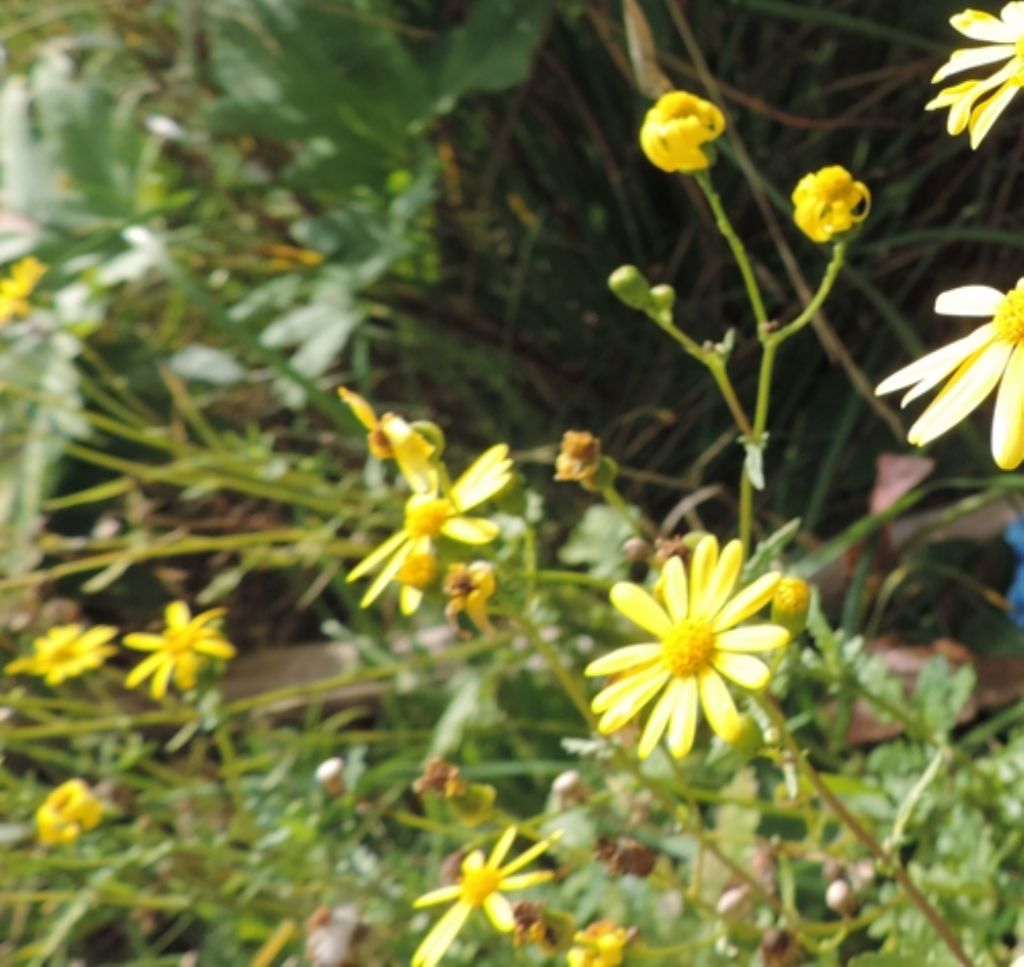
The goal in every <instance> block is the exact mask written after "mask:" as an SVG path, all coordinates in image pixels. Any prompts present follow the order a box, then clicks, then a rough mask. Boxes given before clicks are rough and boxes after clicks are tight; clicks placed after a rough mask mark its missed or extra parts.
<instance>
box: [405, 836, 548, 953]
mask: <svg viewBox="0 0 1024 967" xmlns="http://www.w3.org/2000/svg"><path fill="white" fill-rule="evenodd" d="M516 833H517V830H516V828H515V827H514V826H510V827H509V828H508V829H506V830H505V832H504V833H502V834H501V837H500V838H499V839H498V841H497V843H495V845H494V848H493V849H492V850H491V855H490V856H488V857H487V859H486V860H485V859H484V854H483V852H482V851H481V850H473V852H471V853H470V854H469V855H468V856H467V857H466V858H465V859H464V860H463V861H462V867H461V871H460V873H459V878H458V882H457V883H455V884H454V885H453V886H443V887H441V888H440V889H438V890H431V891H430V892H429V893H426V894H424V895H423V896H421V897H420V898H419V899H418V900H416V902H415V903H414V904H413V906H415V907H417V908H420V907H430V906H435V905H436V904H439V903H448V902H449V901H451V900H454V901H455V902H454V903H453V904H452V905H451V906H450V907H449V908H448V910H447V911H446V912H445V914H444V915H443V916H442V917H441V919H440V920H438V921H437V923H435V924H434V926H433V928H432V929H431V930H430V932H429V933H428V934H427V935H426V937H424V938H423V942H422V943H421V944H420V945H419V947H418V948H417V950H416V953H414V954H413V957H412V967H434V965H435V964H437V963H439V962H440V960H441V958H442V957H444V955H445V953H446V952H447V950H448V948H449V947H450V946H451V945H452V942H453V941H454V940H455V937H456V936H457V935H458V933H459V931H460V930H461V929H462V927H463V924H465V922H466V920H467V919H468V918H469V915H470V914H471V913H472V912H473V911H474V910H475V909H476V908H477V907H482V908H483V911H484V913H486V914H487V919H488V920H490V922H491V925H492V926H493V927H494V929H495V930H498V931H499V932H501V933H510V932H512V931H513V930H514V929H515V925H516V922H515V915H514V914H513V912H512V904H511V903H509V901H508V899H507V898H506V897H505V893H514V892H515V891H517V890H525V889H527V888H529V887H531V886H536V885H537V884H539V883H546V882H547V881H548V880H550V879H551V878H552V876H553V875H554V874H553V873H552V872H550V871H549V870H541V871H535V872H533V873H520V872H519V871H520V870H522V869H523V868H524V867H526V866H528V865H529V864H530V863H532V862H533V861H534V860H535V859H536V858H537V857H538V856H540V855H541V854H542V853H544V852H545V851H546V850H547V849H548V848H549V847H550V846H551V844H552V842H553V841H552V840H550V839H546V840H542V841H541V842H539V843H535V844H534V845H533V846H531V847H530V848H529V849H528V850H526V852H525V853H522V854H520V855H519V856H518V857H516V858H515V859H514V860H511V861H510V862H508V863H503V861H504V859H505V857H506V855H507V854H508V851H509V849H511V847H512V843H513V842H514V841H515V838H516Z"/></svg>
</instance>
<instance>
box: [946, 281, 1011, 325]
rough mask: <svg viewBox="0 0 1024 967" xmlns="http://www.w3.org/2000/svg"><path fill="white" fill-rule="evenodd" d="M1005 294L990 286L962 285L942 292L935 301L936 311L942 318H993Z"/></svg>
mask: <svg viewBox="0 0 1024 967" xmlns="http://www.w3.org/2000/svg"><path fill="white" fill-rule="evenodd" d="M1005 297H1006V293H1005V292H1000V291H999V290H998V289H993V288H992V286H990V285H961V286H957V288H955V289H947V290H946V291H945V292H940V293H939V295H938V297H937V298H936V300H935V311H936V312H937V313H938V314H939V315H940V316H988V318H990V319H991V318H992V316H993V315H994V314H995V311H996V309H997V308H998V306H999V303H1000V302H1002V301H1003V299H1004V298H1005Z"/></svg>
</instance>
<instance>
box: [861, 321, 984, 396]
mask: <svg viewBox="0 0 1024 967" xmlns="http://www.w3.org/2000/svg"><path fill="white" fill-rule="evenodd" d="M994 334H995V326H994V325H992V323H991V322H986V323H985V324H984V325H983V326H979V327H978V328H977V329H975V330H974V332H972V333H971V334H970V335H968V336H964V337H963V338H962V339H957V340H956V342H951V343H950V344H949V345H948V346H943V347H942V349H936V350H935V351H934V352H930V353H928V355H927V356H922V357H921V358H920V359H919V360H917V361H916V362H913V363H911V364H910V365H909V366H904V367H903V369H900V370H897V372H895V373H893V374H892V376H889V377H888V378H887V379H884V380H882V382H881V383H879V384H878V386H877V387H876V388H875V392H876V393H877V394H878V395H879V396H881V395H883V394H885V393H891V392H893V390H898V389H906V388H907V387H908V386H913V385H914V384H915V383H922V382H923V383H925V384H926V385H927V387H928V388H929V389H930V388H931V387H932V386H935V385H936V384H937V383H940V382H942V380H944V379H945V378H946V377H947V376H948V375H949V374H950V373H951V372H953V370H954V369H956V368H957V366H959V365H960V364H961V363H962V362H963V361H964V360H965V359H967V357H968V356H970V355H971V354H972V353H976V352H977V351H978V350H979V349H981V348H982V347H983V346H985V345H987V344H988V343H990V342H992V339H993V336H994ZM913 392H914V393H915V395H916V389H915V390H914V391H913ZM906 401H907V400H906V399H905V400H904V402H906Z"/></svg>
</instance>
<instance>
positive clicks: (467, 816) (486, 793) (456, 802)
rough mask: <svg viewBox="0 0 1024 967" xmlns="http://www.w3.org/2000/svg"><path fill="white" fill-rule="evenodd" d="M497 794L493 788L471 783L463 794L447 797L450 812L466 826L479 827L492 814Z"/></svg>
mask: <svg viewBox="0 0 1024 967" xmlns="http://www.w3.org/2000/svg"><path fill="white" fill-rule="evenodd" d="M497 795H498V792H497V790H496V789H495V788H494V786H488V785H485V784H483V783H472V784H471V785H469V786H467V787H466V789H465V791H464V792H460V793H458V794H457V795H454V796H449V797H448V803H449V805H450V806H451V809H452V812H453V813H454V814H455V816H456V817H457V818H458V819H459V820H460V822H462V823H465V825H467V826H479V825H480V824H481V823H482V822H483V821H484V820H485V819H489V818H490V816H491V815H492V813H493V812H494V800H495V799H496V798H497Z"/></svg>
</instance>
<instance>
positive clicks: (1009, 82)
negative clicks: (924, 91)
mask: <svg viewBox="0 0 1024 967" xmlns="http://www.w3.org/2000/svg"><path fill="white" fill-rule="evenodd" d="M949 22H950V23H951V24H952V25H953V27H954V29H956V30H958V31H959V32H960V33H961V34H963V35H964V36H965V37H968V38H970V39H971V40H980V41H982V43H983V46H981V47H965V48H962V49H959V50H954V51H953V53H952V54H951V55H950V58H949V60H948V61H946V63H945V64H943V65H942V67H940V68H939V69H938V70H937V71H936V72H935V75H934V76H933V77H932V83H936V84H937V83H939V82H940V81H944V80H945V79H946V78H947V77H950V76H952V75H953V74H959V73H960V72H961V71H965V70H970V69H971V68H973V67H984V66H986V65H988V64H996V63H999V62H1003V63H1002V66H1001V67H1000V68H999V69H998V70H997V71H996V72H995V73H993V74H990V75H989V76H988V77H986V78H984V79H983V80H967V81H960V82H959V83H957V84H953V85H952V86H950V87H944V88H943V89H942V90H940V91H939V93H938V94H936V95H935V97H933V98H932V99H931V100H930V101H929V102H928V103H927V104H926V105H925V110H928V111H935V110H941V109H943V108H949V115H948V117H947V118H946V129H947V130H948V131H949V133H950V134H952V135H957V134H961V133H962V132H963V131H965V130H967V131H970V136H971V147H972V148H977V147H978V145H979V144H981V142H982V140H983V139H984V137H985V135H986V134H988V132H989V131H990V130H992V125H993V124H995V122H996V120H997V118H998V117H999V115H1000V114H1002V113H1003V111H1005V110H1006V108H1007V107H1008V106H1009V104H1010V102H1011V101H1012V100H1013V98H1014V97H1015V96H1016V94H1017V91H1019V90H1020V87H1021V84H1024V3H1019V2H1017V3H1008V4H1006V5H1005V6H1004V7H1003V9H1002V10H1001V11H1000V13H999V16H998V17H994V16H993V15H992V14H990V13H986V12H985V11H983V10H964V11H962V12H961V13H958V14H954V15H953V16H952V17H951V18H950V20H949Z"/></svg>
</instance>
